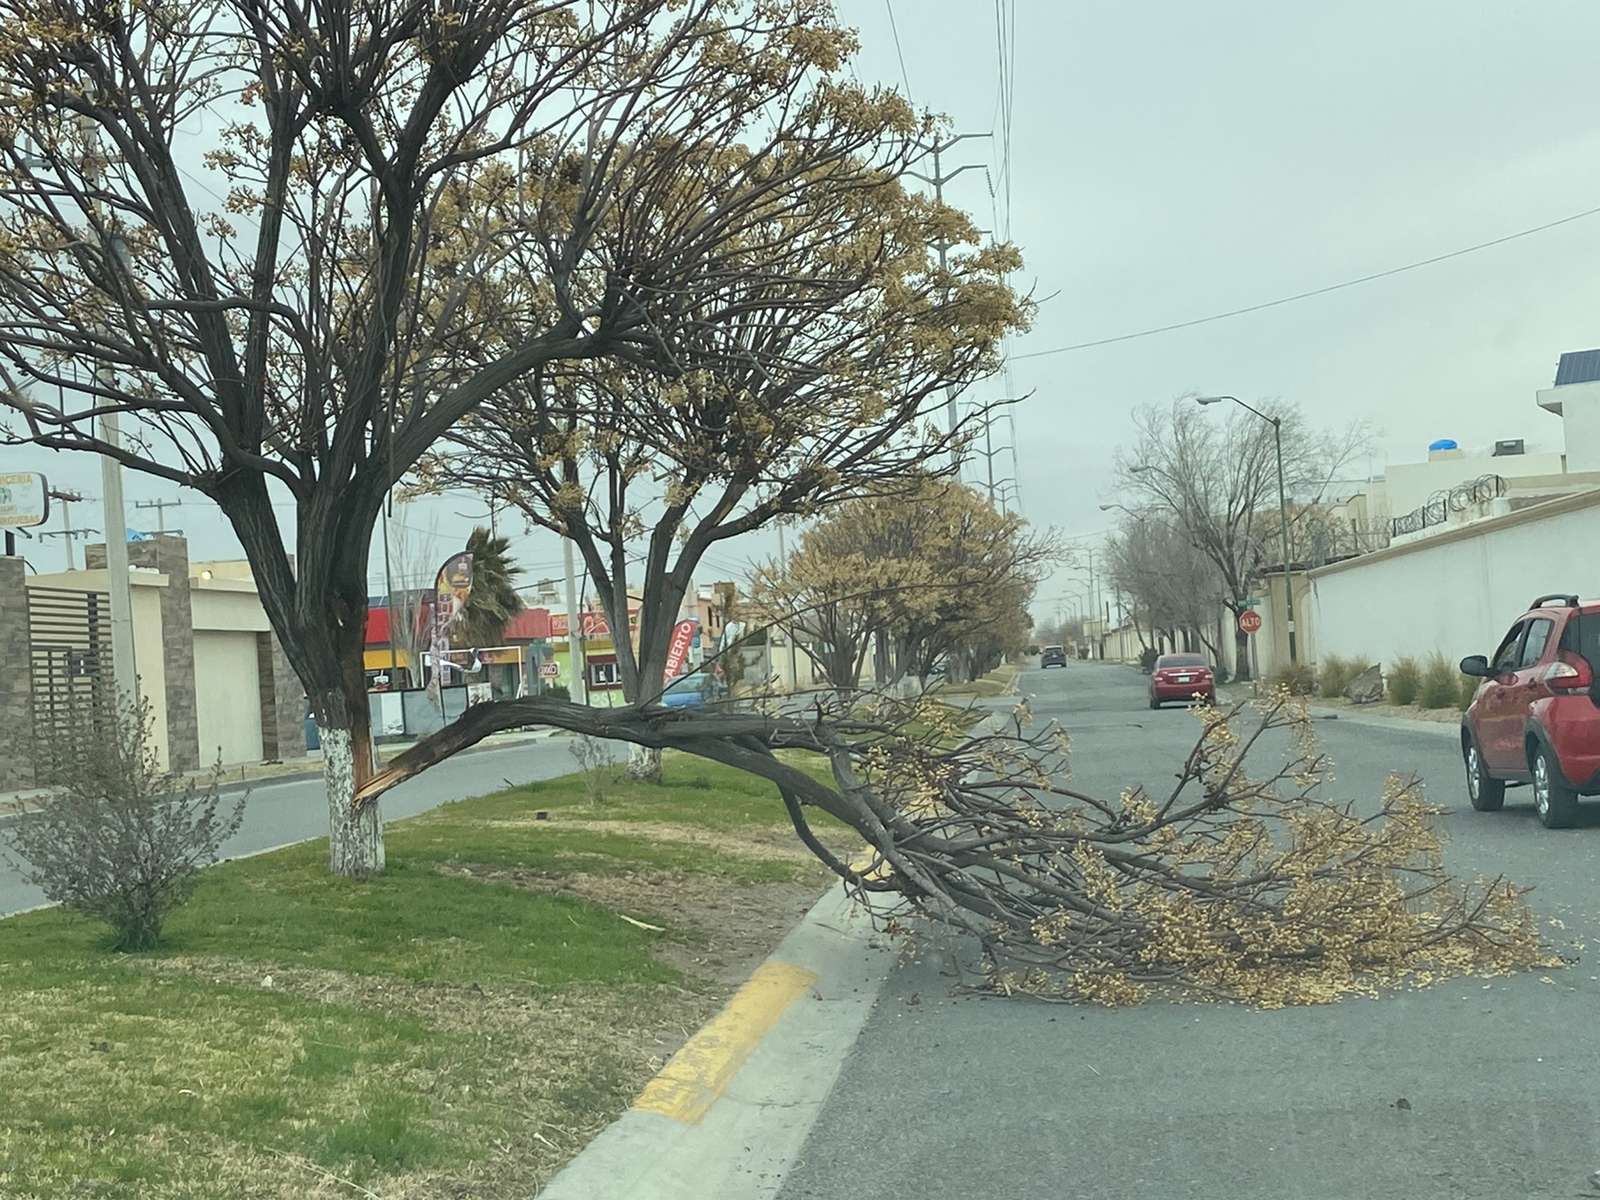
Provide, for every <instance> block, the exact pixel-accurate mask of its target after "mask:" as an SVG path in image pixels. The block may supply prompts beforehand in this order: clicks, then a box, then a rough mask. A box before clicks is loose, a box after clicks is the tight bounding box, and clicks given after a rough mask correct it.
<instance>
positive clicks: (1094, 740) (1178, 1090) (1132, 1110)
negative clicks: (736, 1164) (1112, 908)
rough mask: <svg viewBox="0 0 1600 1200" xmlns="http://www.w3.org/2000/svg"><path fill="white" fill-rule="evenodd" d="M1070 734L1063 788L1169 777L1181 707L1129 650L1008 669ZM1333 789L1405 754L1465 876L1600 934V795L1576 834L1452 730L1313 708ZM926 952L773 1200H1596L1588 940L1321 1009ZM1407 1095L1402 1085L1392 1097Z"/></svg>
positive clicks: (868, 1030)
mask: <svg viewBox="0 0 1600 1200" xmlns="http://www.w3.org/2000/svg"><path fill="white" fill-rule="evenodd" d="M1022 688H1023V690H1024V691H1026V692H1032V693H1035V694H1036V698H1035V700H1034V709H1035V711H1036V712H1037V713H1038V714H1040V715H1041V716H1050V717H1055V718H1056V719H1058V720H1060V721H1061V722H1062V723H1063V724H1064V725H1066V727H1067V728H1068V729H1069V730H1070V731H1071V733H1072V735H1073V753H1072V770H1073V775H1074V778H1075V780H1076V782H1077V783H1078V784H1079V785H1082V786H1085V787H1087V788H1095V789H1099V790H1100V791H1101V794H1104V795H1108V796H1115V795H1116V793H1117V791H1118V790H1119V789H1120V787H1121V786H1123V785H1124V784H1126V783H1131V782H1143V783H1145V784H1146V785H1147V786H1149V787H1151V788H1152V789H1154V788H1156V787H1157V786H1159V785H1161V784H1163V783H1170V780H1171V778H1172V775H1173V772H1174V770H1175V768H1176V764H1177V763H1178V761H1179V760H1180V758H1181V756H1182V755H1183V753H1184V752H1185V751H1186V750H1187V749H1188V747H1189V746H1190V744H1191V743H1192V741H1193V738H1194V735H1195V731H1196V728H1197V727H1196V724H1195V722H1194V720H1193V719H1192V718H1191V717H1189V716H1187V715H1186V714H1185V713H1184V712H1183V711H1182V710H1181V709H1178V708H1173V709H1167V710H1163V711H1160V712H1152V711H1150V710H1149V709H1148V708H1147V707H1146V704H1145V692H1144V680H1143V678H1142V677H1141V676H1140V675H1138V674H1137V673H1135V672H1134V671H1132V670H1129V669H1127V668H1122V667H1115V666H1107V665H1102V664H1078V663H1075V664H1072V665H1070V666H1069V667H1068V668H1067V669H1066V670H1055V669H1053V670H1050V671H1048V672H1041V671H1038V670H1031V671H1028V672H1026V673H1025V674H1024V676H1023V679H1022ZM1317 728H1318V731H1319V733H1320V734H1321V736H1322V738H1323V742H1324V745H1325V747H1326V749H1327V750H1328V752H1329V754H1330V755H1331V756H1332V758H1333V760H1334V762H1335V764H1336V774H1337V778H1336V782H1335V784H1334V788H1335V790H1336V791H1338V792H1339V793H1340V794H1351V795H1355V796H1368V797H1375V796H1376V795H1377V794H1378V790H1379V788H1380V787H1381V785H1382V783H1383V780H1384V778H1385V776H1386V775H1388V774H1389V773H1390V772H1392V771H1401V772H1407V773H1410V772H1415V773H1416V774H1418V775H1420V776H1421V777H1422V779H1423V780H1424V782H1425V784H1426V785H1427V787H1428V789H1429V795H1430V797H1431V798H1432V799H1434V800H1435V801H1436V802H1438V803H1443V804H1447V805H1451V806H1453V807H1452V811H1451V812H1449V813H1448V814H1447V815H1446V816H1445V817H1444V818H1443V820H1444V826H1445V829H1446V831H1447V833H1448V835H1449V837H1450V845H1449V847H1448V849H1447V854H1448V859H1447V861H1448V862H1450V863H1451V864H1452V865H1453V866H1454V867H1455V868H1456V869H1457V870H1459V871H1464V872H1469V873H1470V872H1484V873H1489V874H1500V873H1504V874H1506V875H1508V876H1510V877H1512V878H1514V879H1516V880H1518V881H1520V882H1523V883H1531V884H1535V885H1537V891H1536V892H1535V894H1534V896H1533V902H1534V905H1535V908H1536V909H1538V910H1539V912H1540V913H1541V914H1542V915H1543V916H1545V917H1557V918H1559V919H1561V920H1562V921H1564V922H1565V925H1566V929H1565V930H1559V929H1552V931H1551V932H1552V936H1554V937H1558V938H1563V939H1566V938H1573V939H1575V940H1576V941H1578V942H1587V943H1588V944H1589V945H1590V946H1591V947H1594V946H1595V945H1596V942H1597V939H1600V915H1597V914H1600V897H1597V896H1596V894H1595V893H1596V888H1597V886H1600V869H1597V868H1600V801H1596V802H1592V803H1591V807H1590V811H1589V812H1587V813H1586V819H1585V820H1584V821H1583V822H1582V823H1581V825H1580V828H1578V829H1574V830H1569V831H1562V832H1555V831H1548V830H1545V829H1543V828H1542V827H1541V826H1540V825H1539V824H1538V822H1537V820H1536V819H1535V818H1534V815H1533V810H1532V807H1531V803H1530V802H1529V801H1528V799H1527V798H1526V797H1527V792H1526V789H1516V790H1513V791H1512V792H1510V793H1509V794H1508V796H1507V801H1506V809H1505V811H1503V812H1501V813H1498V814H1480V813H1475V812H1473V811H1472V810H1471V808H1470V807H1469V806H1468V804H1467V802H1466V795H1465V791H1464V787H1463V784H1462V781H1461V774H1462V772H1461V763H1460V757H1459V754H1458V752H1457V750H1456V748H1455V745H1454V743H1453V742H1452V741H1451V739H1450V737H1449V736H1448V730H1449V727H1446V732H1445V734H1444V735H1441V734H1439V733H1431V732H1426V733H1425V732H1418V731H1401V730H1396V729H1392V728H1390V729H1384V728H1375V727H1373V726H1370V725H1361V724H1355V723H1353V722H1352V721H1349V720H1344V721H1331V720H1330V721H1319V722H1318V723H1317ZM936 959H937V956H929V957H928V958H926V959H924V961H922V962H920V963H912V964H909V965H906V966H903V967H901V968H898V969H897V970H896V971H895V973H894V975H893V977H892V978H891V979H890V981H889V984H888V986H887V988H886V989H885V991H884V993H883V996H882V998H881V999H880V1000H879V1002H878V1005H877V1006H876V1008H875V1009H874V1011H873V1013H872V1015H871V1017H870V1018H869V1019H868V1022H867V1024H866V1026H865V1028H864V1029H863V1032H862V1034H861V1037H860V1038H859V1040H858V1041H857V1043H856V1046H855V1049H854V1050H853V1051H852V1053H851V1055H850V1057H849V1058H848V1060H847V1061H846V1063H845V1065H844V1069H843V1071H842V1073H841V1075H840V1078H839V1081H838V1083H837V1084H836V1086H835V1088H834V1090H833V1092H832V1094H831V1096H830V1098H829V1100H828V1103H827V1105H826V1106H825V1108H824V1110H823V1112H822V1114H821V1117H820V1119H819V1120H818V1121H817V1123H816V1125H815V1126H814V1127H813V1129H812V1131H811V1133H810V1136H809V1137H808V1139H807V1141H806V1144H805V1148H804V1150H803V1151H802V1154H801V1157H800V1161H799V1162H798V1163H797V1164H796V1166H795V1168H794V1169H793V1170H792V1171H791V1172H790V1173H789V1175H788V1176H787V1178H786V1179H785V1181H784V1183H783V1185H782V1186H781V1188H780V1189H779V1190H778V1191H777V1192H776V1196H777V1197H778V1200H813V1198H815V1200H821V1198H823V1197H835V1196H840V1195H854V1194H857V1193H859V1192H861V1191H862V1190H863V1189H864V1188H869V1189H870V1190H871V1191H872V1192H873V1193H875V1194H883V1195H895V1196H920V1197H974V1196H982V1197H985V1198H989V1200H1011V1198H1015V1200H1024V1198H1026V1200H1033V1198H1035V1197H1056V1196H1062V1197H1073V1198H1074V1200H1098V1198H1102V1197H1148V1196H1163V1197H1184V1198H1190V1197H1205V1198H1209V1197H1216V1198H1218V1200H1221V1198H1224V1197H1225V1198H1227V1200H1255V1198H1258V1197H1259V1198H1261V1200H1268V1198H1270V1200H1286V1198H1295V1197H1307V1198H1311V1197H1315V1198H1317V1200H1329V1198H1333V1197H1341V1198H1342V1197H1404V1198H1406V1200H1421V1198H1433V1197H1452V1198H1456V1197H1495V1198H1497V1200H1500V1198H1505V1197H1524V1196H1527V1197H1546V1196H1552V1197H1553V1196H1562V1197H1570V1196H1574V1195H1580V1196H1581V1195H1595V1196H1600V1191H1597V1190H1595V1189H1593V1188H1591V1187H1590V1185H1589V1184H1588V1176H1589V1174H1590V1172H1592V1171H1594V1170H1596V1169H1597V1168H1600V1123H1597V1120H1600V1055H1597V1050H1600V1031H1597V1030H1596V1028H1595V1026H1596V1022H1597V1018H1600V981H1597V980H1596V978H1595V977H1596V976H1597V975H1600V956H1597V955H1596V953H1595V952H1594V951H1592V950H1591V951H1587V952H1585V953H1584V954H1583V957H1582V960H1581V961H1580V962H1579V963H1578V964H1577V965H1576V966H1574V967H1571V968H1568V969H1566V970H1562V971H1555V972H1551V973H1550V975H1549V976H1548V977H1547V978H1548V979H1550V980H1551V982H1545V981H1544V980H1543V979H1542V978H1541V976H1540V975H1538V974H1532V975H1522V976H1517V977H1514V978H1508V979H1499V980H1493V981H1483V980H1473V979H1466V980H1460V981H1456V982H1452V983H1446V984H1442V985H1440V986H1437V987H1433V988H1428V989H1424V990H1421V991H1412V992H1405V993H1401V994H1397V995H1394V996H1389V997H1385V998H1383V999H1381V1000H1375V1001H1367V1000H1354V1001H1346V1002H1343V1003H1340V1004H1336V1005H1329V1006H1323V1007H1317V1008H1298V1009H1288V1010H1283V1011H1278V1012H1259V1011H1253V1010H1249V1009H1245V1008H1240V1007H1235V1006H1227V1005H1194V1004H1169V1003H1152V1004H1148V1005H1144V1006H1141V1007H1138V1008H1128V1009H1110V1010H1108V1009H1098V1008H1086V1007H1076V1006H1073V1007H1069V1006H1063V1005H1047V1004H1042V1003H1038V1002H1032V1001H1015V1000H997V999H987V998H984V999H979V998H972V997H952V995H951V994H950V987H949V983H950V981H949V979H947V978H945V977H944V976H941V974H940V973H939V963H938V962H937V961H935V960H936ZM1401 1100H1404V1101H1405V1103H1404V1104H1400V1103H1398V1102H1399V1101H1401Z"/></svg>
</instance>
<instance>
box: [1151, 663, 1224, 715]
mask: <svg viewBox="0 0 1600 1200" xmlns="http://www.w3.org/2000/svg"><path fill="white" fill-rule="evenodd" d="M1196 696H1199V697H1200V698H1202V699H1203V700H1205V702H1206V703H1207V704H1215V703H1216V702H1217V677H1216V676H1215V675H1213V674H1212V673H1211V664H1210V663H1209V662H1207V661H1206V658H1205V655H1203V654H1163V655H1162V656H1161V657H1160V658H1158V659H1156V665H1155V668H1154V669H1153V670H1152V671H1151V672H1150V707H1151V708H1160V707H1161V706H1162V705H1163V704H1165V703H1167V701H1169V700H1182V701H1184V702H1185V703H1189V702H1191V701H1193V700H1194V699H1195V697H1196Z"/></svg>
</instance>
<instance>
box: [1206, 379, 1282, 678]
mask: <svg viewBox="0 0 1600 1200" xmlns="http://www.w3.org/2000/svg"><path fill="white" fill-rule="evenodd" d="M1224 400H1232V401H1233V402H1234V403H1235V404H1237V405H1238V406H1239V407H1240V408H1242V409H1245V410H1246V411H1247V412H1251V413H1254V414H1255V415H1256V416H1258V417H1260V418H1261V419H1262V420H1263V421H1265V422H1266V423H1267V424H1268V425H1271V426H1272V445H1273V449H1274V451H1275V452H1276V454H1277V459H1278V535H1279V538H1280V539H1281V542H1282V546H1281V549H1282V552H1283V615H1284V620H1285V622H1286V624H1287V626H1288V629H1289V665H1290V666H1291V667H1293V666H1296V665H1298V663H1299V661H1300V660H1299V656H1298V654H1297V653H1296V648H1295V636H1294V575H1293V574H1292V573H1291V571H1290V569H1289V500H1288V497H1287V496H1286V495H1285V494H1284V490H1283V418H1282V417H1269V416H1268V415H1267V414H1266V413H1264V412H1262V411H1261V410H1260V409H1259V408H1252V407H1251V406H1250V405H1248V404H1246V403H1245V402H1244V401H1243V400H1241V399H1239V397H1237V396H1196V397H1195V403H1197V404H1220V403H1221V402H1222V401H1224Z"/></svg>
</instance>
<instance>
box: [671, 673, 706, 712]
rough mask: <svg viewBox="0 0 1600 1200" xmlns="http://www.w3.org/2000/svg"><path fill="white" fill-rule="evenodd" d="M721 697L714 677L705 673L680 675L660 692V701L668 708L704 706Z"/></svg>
mask: <svg viewBox="0 0 1600 1200" xmlns="http://www.w3.org/2000/svg"><path fill="white" fill-rule="evenodd" d="M719 699H721V689H720V688H719V687H718V686H717V683H716V681H715V680H714V679H710V678H708V677H707V676H705V675H680V676H679V677H678V678H676V679H674V680H673V681H672V682H671V683H670V684H668V685H667V690H666V691H664V692H662V693H661V701H660V702H661V703H662V704H664V705H665V706H666V707H668V708H695V709H700V708H705V707H706V706H707V705H708V704H711V703H713V702H714V701H716V700H719Z"/></svg>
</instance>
